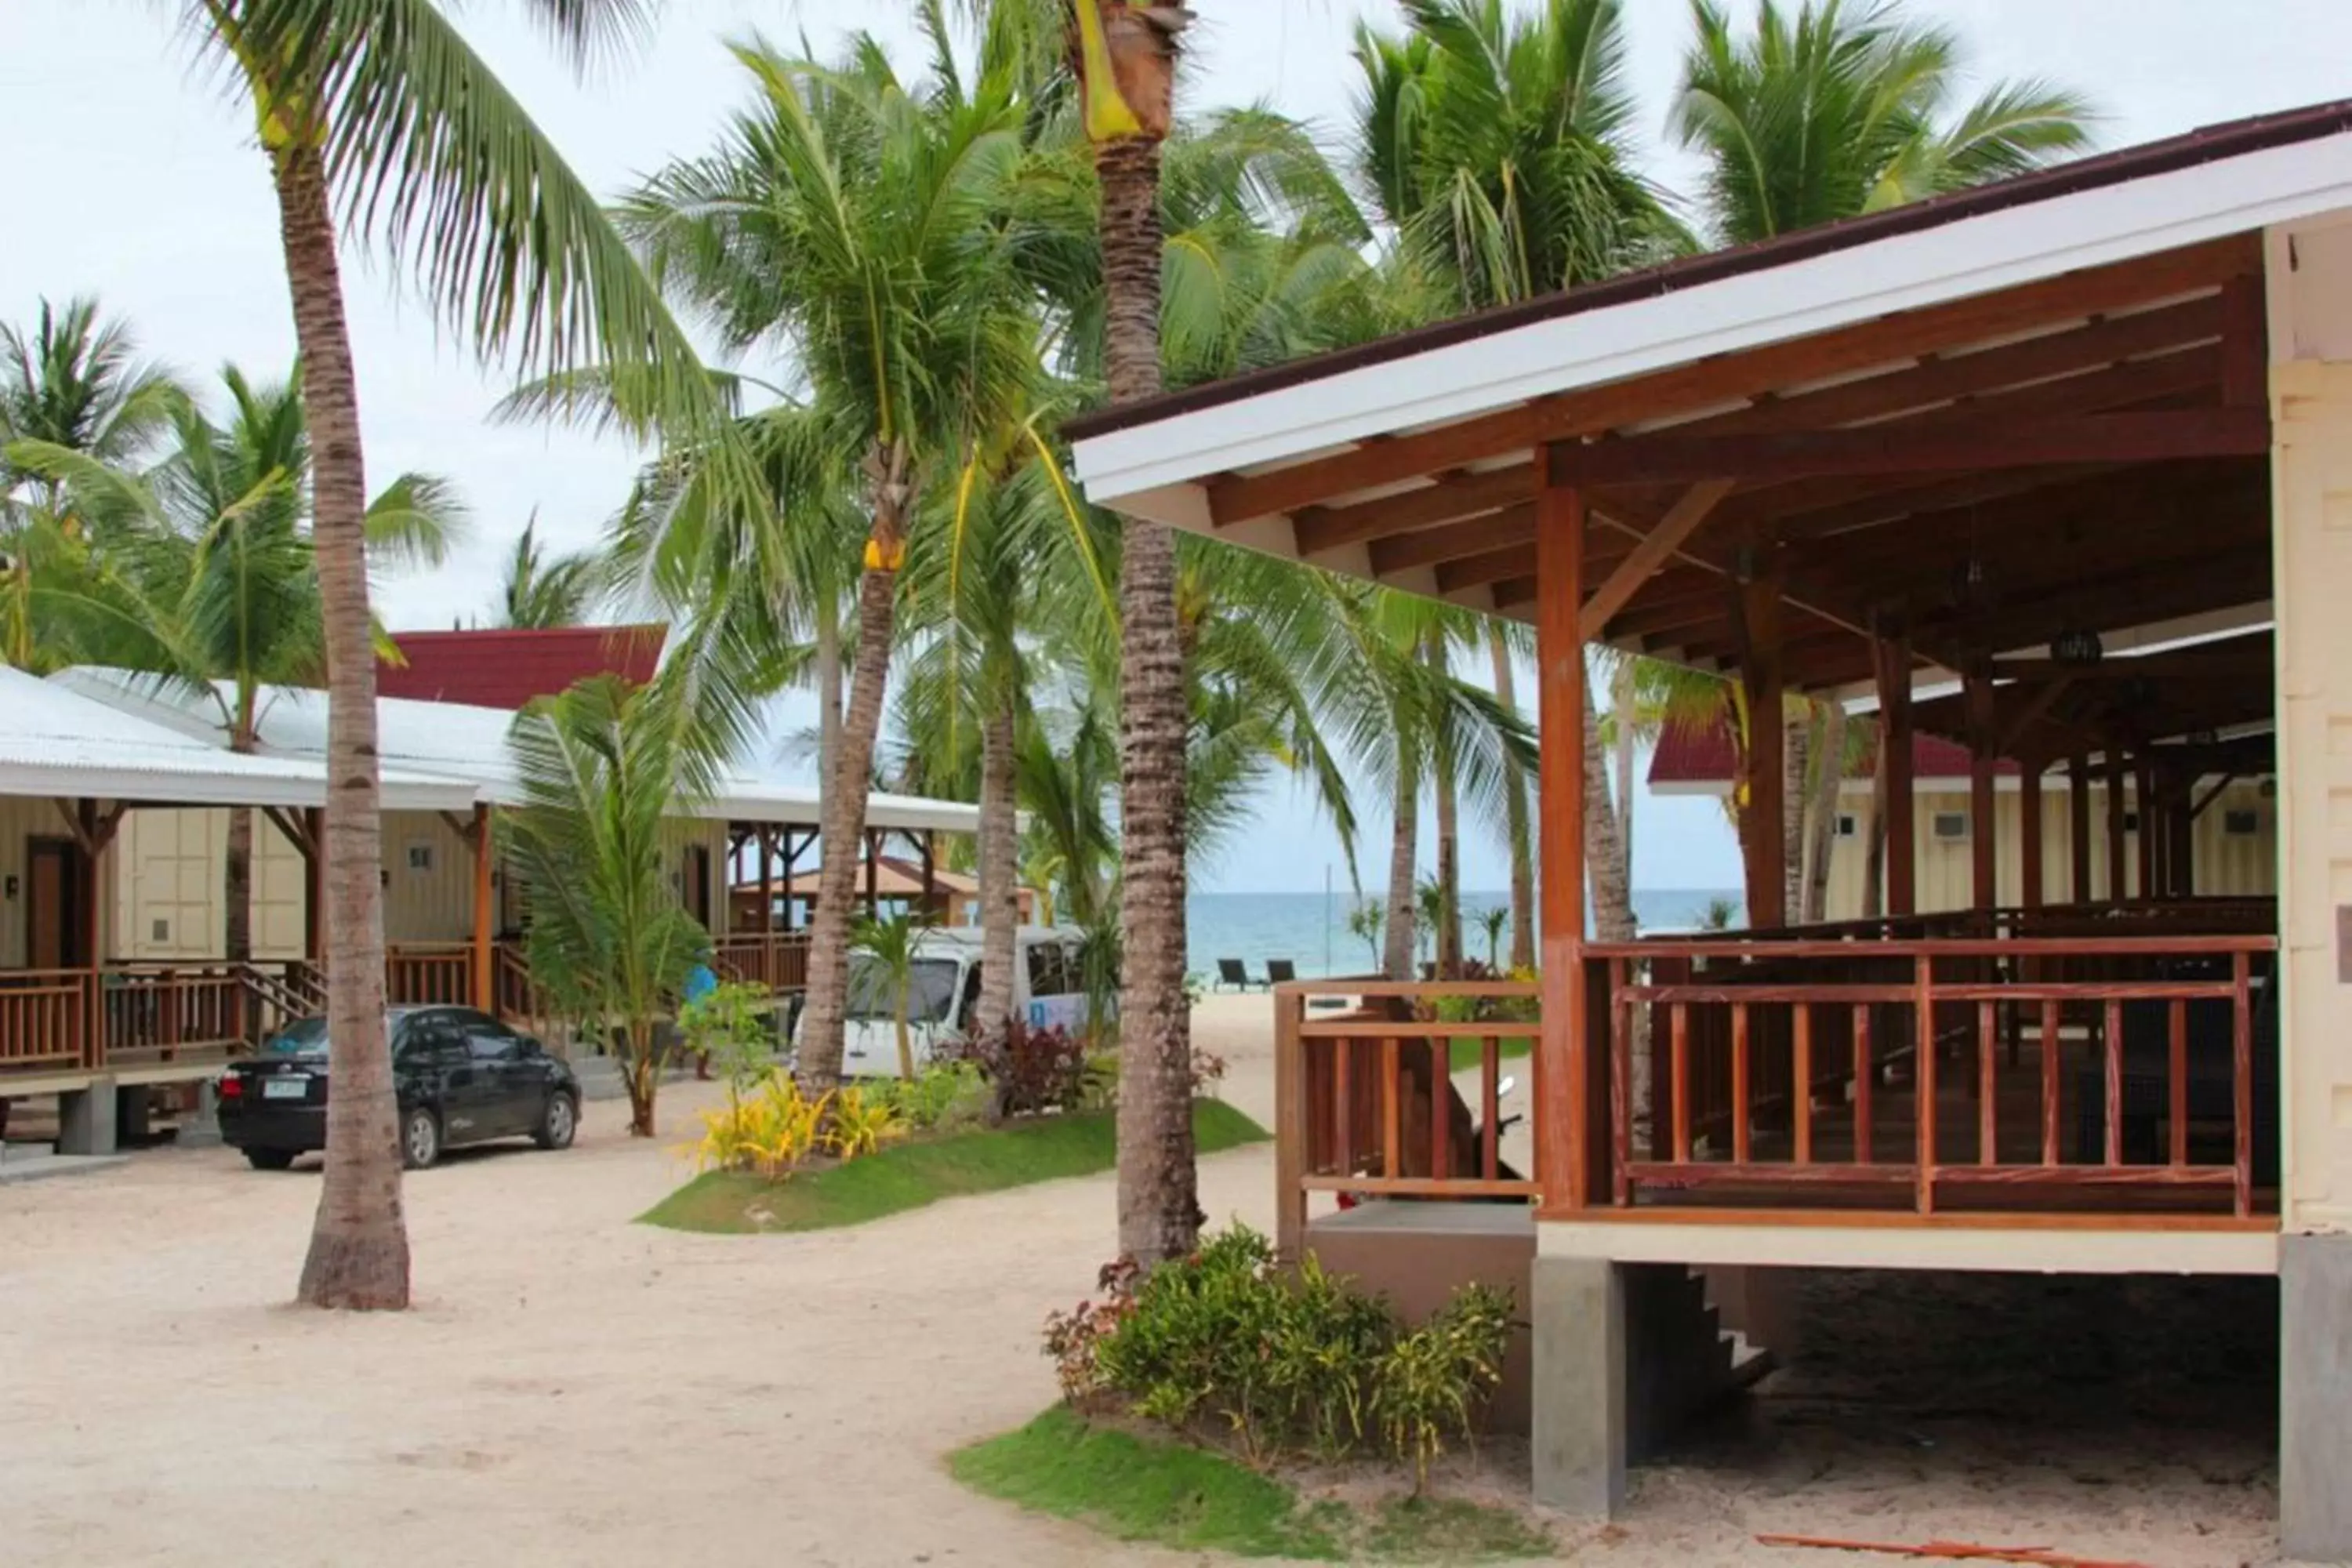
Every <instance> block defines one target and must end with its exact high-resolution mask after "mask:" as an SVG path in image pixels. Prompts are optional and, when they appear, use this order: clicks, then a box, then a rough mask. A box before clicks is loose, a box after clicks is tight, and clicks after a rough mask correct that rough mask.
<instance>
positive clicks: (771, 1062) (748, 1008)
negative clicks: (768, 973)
mask: <svg viewBox="0 0 2352 1568" xmlns="http://www.w3.org/2000/svg"><path fill="white" fill-rule="evenodd" d="M677 1029H678V1033H679V1034H680V1035H681V1036H683V1037H685V1040H686V1048H687V1049H688V1051H690V1052H692V1053H693V1054H694V1055H696V1056H698V1057H701V1058H705V1059H706V1060H708V1061H709V1063H710V1065H711V1066H712V1067H713V1068H717V1069H718V1072H719V1076H720V1077H721V1078H724V1079H726V1080H727V1083H728V1087H729V1088H730V1089H731V1090H732V1091H733V1092H734V1094H735V1095H736V1097H737V1098H739V1099H740V1098H741V1097H742V1095H744V1094H745V1093H747V1092H748V1091H749V1090H750V1089H751V1087H752V1086H753V1085H754V1084H755V1083H757V1082H758V1080H759V1079H761V1078H763V1077H765V1076H766V1075H767V1074H768V1072H769V1071H770V1070H772V1068H774V1066H775V1062H776V1040H775V1003H774V1001H773V1000H772V998H771V997H770V996H769V995H768V994H767V993H766V992H765V991H762V990H761V988H760V987H758V986H756V985H741V984H736V983H734V982H732V981H730V982H728V983H727V984H722V985H716V986H713V987H712V988H711V989H709V991H706V992H704V993H703V994H701V995H699V996H698V997H696V998H695V999H694V1000H693V1001H691V1002H688V1004H686V1005H684V1006H683V1007H680V1008H679V1009H678V1010H677Z"/></svg>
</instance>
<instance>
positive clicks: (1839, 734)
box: [1805, 701, 1845, 925]
mask: <svg viewBox="0 0 2352 1568" xmlns="http://www.w3.org/2000/svg"><path fill="white" fill-rule="evenodd" d="M1844 787H1845V705H1844V704H1843V703H1840V702H1834V701H1832V702H1827V703H1824V704H1822V744H1821V752H1820V756H1819V760H1818V762H1817V763H1816V764H1815V766H1814V769H1813V820H1812V824H1811V828H1810V829H1809V831H1808V832H1807V834H1806V837H1807V838H1808V840H1809V841H1810V851H1809V853H1808V855H1807V857H1806V860H1805V921H1806V923H1807V924H1809V925H1819V924H1821V923H1822V921H1825V920H1827V919H1828V918H1829V898H1830V857H1831V855H1832V854H1833V853H1835V852H1836V848H1837V822H1838V798H1839V792H1840V791H1841V790H1843V788H1844Z"/></svg>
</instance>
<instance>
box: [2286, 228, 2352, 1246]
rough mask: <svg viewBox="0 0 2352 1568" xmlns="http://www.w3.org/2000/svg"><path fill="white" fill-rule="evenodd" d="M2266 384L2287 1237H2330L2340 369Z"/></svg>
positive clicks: (2351, 781) (2343, 420)
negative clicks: (2271, 425) (2270, 434)
mask: <svg viewBox="0 0 2352 1568" xmlns="http://www.w3.org/2000/svg"><path fill="white" fill-rule="evenodd" d="M2273 280H2274V281H2273V289H2277V288H2279V287H2280V285H2281V284H2282V283H2283V282H2284V279H2282V278H2281V277H2280V274H2279V273H2278V271H2277V270H2276V269H2275V268H2274V269H2273ZM2335 281H2336V284H2337V286H2338V288H2339V289H2340V288H2341V287H2342V286H2343V285H2344V283H2345V282H2346V278H2345V276H2344V274H2342V273H2338V274H2337V275H2336V279H2335ZM2271 385H2272V395H2273V403H2274V416H2275V419H2276V426H2275V432H2276V434H2275V442H2276V445H2275V447H2274V448H2273V487H2272V499H2273V506H2274V508H2275V518H2274V522H2275V529H2276V532H2275V544H2276V556H2275V561H2274V565H2273V576H2274V580H2275V588H2274V592H2275V595H2276V615H2277V620H2278V650H2279V799H2280V804H2281V806H2282V808H2283V809H2282V813H2281V816H2282V828H2281V841H2280V847H2279V849H2280V853H2279V864H2280V882H2281V886H2280V900H2279V918H2280V922H2281V930H2280V934H2281V936H2282V937H2283V938H2284V942H2285V944H2286V952H2285V954H2284V959H2283V961H2282V962H2283V963H2284V970H2285V974H2286V988H2285V991H2284V1002H2285V1009H2286V1010H2285V1014H2284V1018H2283V1020H2282V1024H2283V1029H2284V1037H2283V1039H2282V1041H2281V1049H2282V1051H2283V1053H2284V1056H2283V1060H2284V1081H2285V1090H2286V1116H2285V1121H2284V1142H2285V1162H2286V1163H2285V1171H2286V1182H2287V1191H2286V1194H2285V1198H2284V1207H2285V1215H2284V1228H2286V1229H2287V1230H2289V1231H2335V1230H2344V1229H2347V1228H2352V985H2347V984H2346V982H2347V979H2352V969H2347V963H2352V953H2347V952H2343V951H2342V950H2341V946H2340V944H2341V943H2342V942H2345V941H2346V940H2347V938H2352V912H2347V911H2352V614H2347V606H2352V363H2318V362H2312V361H2305V362H2298V363H2282V364H2279V365H2276V366H2274V367H2273V373H2272V384H2271Z"/></svg>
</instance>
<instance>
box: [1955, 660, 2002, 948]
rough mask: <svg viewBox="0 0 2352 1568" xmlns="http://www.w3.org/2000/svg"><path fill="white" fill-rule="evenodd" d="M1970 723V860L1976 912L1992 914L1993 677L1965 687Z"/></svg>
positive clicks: (1996, 837) (1980, 676) (1995, 903)
mask: <svg viewBox="0 0 2352 1568" xmlns="http://www.w3.org/2000/svg"><path fill="white" fill-rule="evenodd" d="M1963 689H1964V691H1965V692H1966V701H1967V704H1968V721H1969V873H1970V889H1971V893H1972V897H1971V899H1970V900H1969V902H1970V905H1971V907H1972V908H1974V909H1976V910H1979V912H1983V913H1990V912H1991V911H1992V910H1997V909H1999V908H2000V820H1999V816H1998V813H1997V811H1996V810H1995V801H1994V798H1993V768H1994V766H1995V764H1996V763H1997V762H1998V760H1999V759H1998V758H1996V757H1995V756H1994V754H1993V753H1994V752H1995V751H1996V750H1998V747H1999V743H1998V742H1997V740H1996V739H1995V737H1996V735H1997V733H1998V727H1997V723H1996V720H1995V716H1994V710H1993V685H1992V677H1991V675H1990V674H1989V673H1987V672H1984V671H1981V670H1979V671H1972V672H1971V673H1970V674H1969V676H1968V677H1967V678H1966V681H1965V685H1964V687H1963Z"/></svg>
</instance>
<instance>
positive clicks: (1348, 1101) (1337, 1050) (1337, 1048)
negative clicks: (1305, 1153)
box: [1331, 1037, 1362, 1176]
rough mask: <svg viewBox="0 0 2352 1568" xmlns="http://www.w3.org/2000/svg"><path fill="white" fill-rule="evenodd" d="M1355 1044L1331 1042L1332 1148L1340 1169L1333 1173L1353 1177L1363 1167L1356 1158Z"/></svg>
mask: <svg viewBox="0 0 2352 1568" xmlns="http://www.w3.org/2000/svg"><path fill="white" fill-rule="evenodd" d="M1355 1076H1356V1042H1355V1040H1354V1039H1353V1038H1352V1037H1342V1038H1339V1039H1336V1040H1333V1041H1332V1042H1331V1103H1332V1106H1333V1107H1334V1119H1333V1121H1332V1127H1331V1148H1332V1153H1333V1156H1334V1158H1335V1159H1336V1161H1337V1163H1338V1165H1339V1169H1338V1170H1337V1171H1336V1172H1334V1174H1336V1175H1341V1176H1352V1175H1354V1174H1355V1173H1356V1167H1357V1166H1358V1165H1359V1164H1360V1163H1362V1162H1361V1161H1360V1160H1358V1159H1357V1158H1356V1084H1355Z"/></svg>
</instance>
